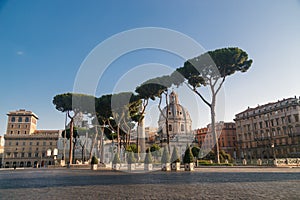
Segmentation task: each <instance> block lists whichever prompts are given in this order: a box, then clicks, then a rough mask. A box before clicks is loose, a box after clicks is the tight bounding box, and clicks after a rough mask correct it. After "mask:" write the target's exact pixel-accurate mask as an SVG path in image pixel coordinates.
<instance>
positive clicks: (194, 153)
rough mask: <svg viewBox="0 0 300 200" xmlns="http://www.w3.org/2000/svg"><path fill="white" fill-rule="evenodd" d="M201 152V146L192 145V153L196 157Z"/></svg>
mask: <svg viewBox="0 0 300 200" xmlns="http://www.w3.org/2000/svg"><path fill="white" fill-rule="evenodd" d="M199 152H200V148H199V147H192V153H193V156H194V157H198V155H199Z"/></svg>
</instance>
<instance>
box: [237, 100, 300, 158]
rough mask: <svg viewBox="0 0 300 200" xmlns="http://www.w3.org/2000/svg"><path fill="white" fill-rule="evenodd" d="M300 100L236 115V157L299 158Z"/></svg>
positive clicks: (276, 103)
mask: <svg viewBox="0 0 300 200" xmlns="http://www.w3.org/2000/svg"><path fill="white" fill-rule="evenodd" d="M299 113H300V100H299V98H297V97H293V98H288V99H283V100H280V101H277V102H272V103H268V104H264V105H258V106H257V107H255V108H250V107H248V109H246V110H245V111H243V112H241V113H238V114H236V118H235V123H236V131H237V142H238V154H237V156H238V158H240V159H243V158H245V159H259V158H260V159H269V158H287V157H300V121H299Z"/></svg>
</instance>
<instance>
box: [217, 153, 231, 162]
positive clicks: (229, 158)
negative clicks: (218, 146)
mask: <svg viewBox="0 0 300 200" xmlns="http://www.w3.org/2000/svg"><path fill="white" fill-rule="evenodd" d="M226 159H227V160H228V162H232V158H231V155H230V154H228V153H226V152H225V151H224V150H221V151H220V160H221V162H225V160H226Z"/></svg>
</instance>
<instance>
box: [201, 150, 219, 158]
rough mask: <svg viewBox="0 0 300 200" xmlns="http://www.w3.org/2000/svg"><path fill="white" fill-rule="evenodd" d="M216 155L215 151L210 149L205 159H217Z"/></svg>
mask: <svg viewBox="0 0 300 200" xmlns="http://www.w3.org/2000/svg"><path fill="white" fill-rule="evenodd" d="M215 158H216V155H215V152H213V151H210V152H209V153H208V154H207V155H206V156H205V157H204V158H203V159H204V160H215Z"/></svg>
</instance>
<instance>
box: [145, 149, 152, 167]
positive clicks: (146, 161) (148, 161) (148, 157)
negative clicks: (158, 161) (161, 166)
mask: <svg viewBox="0 0 300 200" xmlns="http://www.w3.org/2000/svg"><path fill="white" fill-rule="evenodd" d="M144 163H145V164H151V163H152V156H151V153H150V152H149V153H146V157H145V160H144Z"/></svg>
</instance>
